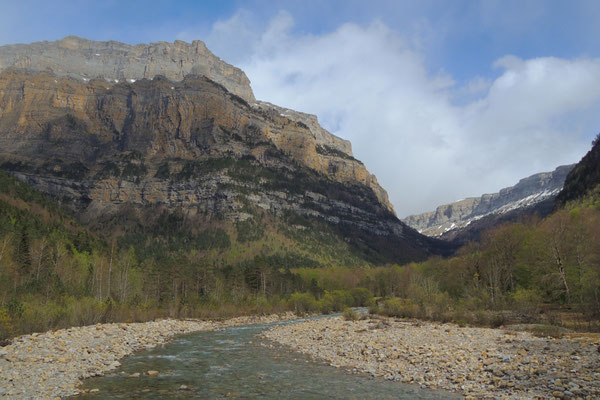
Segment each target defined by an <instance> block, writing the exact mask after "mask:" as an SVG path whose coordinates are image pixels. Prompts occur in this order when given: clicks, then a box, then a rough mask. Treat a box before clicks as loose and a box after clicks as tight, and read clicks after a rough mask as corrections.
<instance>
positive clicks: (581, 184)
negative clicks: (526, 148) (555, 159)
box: [556, 134, 600, 206]
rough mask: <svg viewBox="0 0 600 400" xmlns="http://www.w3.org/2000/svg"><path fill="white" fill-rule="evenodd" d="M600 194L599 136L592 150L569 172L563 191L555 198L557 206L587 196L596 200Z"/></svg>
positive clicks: (599, 135)
mask: <svg viewBox="0 0 600 400" xmlns="http://www.w3.org/2000/svg"><path fill="white" fill-rule="evenodd" d="M599 193H600V134H598V135H597V136H596V138H595V139H594V142H593V143H592V148H591V149H590V151H588V152H587V154H586V155H585V156H584V157H583V158H582V159H581V161H579V162H578V163H577V164H576V165H575V167H574V168H573V169H572V170H571V172H569V175H568V176H567V179H566V180H565V185H564V187H563V190H561V192H560V193H559V195H558V197H557V198H556V203H557V206H564V205H565V204H566V203H567V202H569V201H574V200H580V199H582V198H583V197H585V196H587V195H591V196H593V197H594V198H598V194H599Z"/></svg>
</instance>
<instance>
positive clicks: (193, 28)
mask: <svg viewBox="0 0 600 400" xmlns="http://www.w3.org/2000/svg"><path fill="white" fill-rule="evenodd" d="M599 16H600V2H598V1H577V0H575V1H550V0H548V1H534V0H528V1H522V0H521V1H510V0H504V1H491V0H486V1H474V0H473V1H460V0H454V1H441V0H440V1H437V0H436V1H400V0H397V1H373V0H371V1H368V2H367V1H358V0H347V1H326V0H321V1H314V0H305V1H277V2H276V1H266V0H254V1H212V2H211V1H150V0H147V1H126V2H121V1H110V0H109V1H76V0H73V1H27V0H24V1H20V2H12V1H8V0H0V45H1V44H11V43H29V42H33V41H38V40H56V39H60V38H62V37H64V36H67V35H78V36H82V37H85V38H88V39H93V40H118V41H123V42H126V43H131V44H135V43H147V42H152V41H173V40H176V39H181V40H186V41H191V40H194V39H200V40H203V41H205V42H206V43H207V45H208V47H209V48H210V49H211V50H212V51H213V52H214V53H215V54H216V55H218V56H219V57H221V58H223V59H224V60H226V61H228V62H230V63H233V64H234V65H237V66H239V67H241V68H242V69H244V71H246V73H247V74H248V76H249V78H250V80H251V81H252V86H253V89H254V91H255V94H256V96H257V98H259V99H261V100H266V101H270V102H272V103H276V104H279V105H282V106H286V107H290V108H294V109H297V110H299V111H305V112H311V113H314V114H317V115H318V116H319V119H320V120H321V122H322V124H323V125H324V126H325V127H326V128H327V129H329V130H330V131H332V132H333V133H335V134H337V135H338V136H341V137H344V138H346V139H349V140H351V141H352V143H353V149H354V153H355V155H356V156H357V157H358V158H360V159H361V160H363V161H364V162H365V164H366V165H367V167H368V168H369V170H370V171H371V172H373V173H375V174H376V175H377V177H378V179H379V181H380V183H381V184H382V186H383V187H384V188H385V189H386V190H387V191H388V192H389V194H390V198H391V199H392V202H393V203H394V205H395V207H396V210H397V212H398V215H399V216H401V217H402V216H405V215H407V214H410V213H414V212H420V211H426V210H429V209H433V208H435V206H436V205H439V204H443V203H447V202H450V201H453V200H457V199H459V198H464V197H468V196H476V195H480V194H482V193H484V192H492V191H497V190H498V189H500V188H501V187H504V186H508V185H511V184H514V183H516V182H517V181H518V180H519V179H520V178H523V177H525V176H528V175H531V174H533V173H536V172H540V171H545V170H551V169H554V168H555V167H556V166H558V165H560V164H565V163H572V162H576V161H578V160H579V159H580V158H581V157H582V156H583V155H584V154H585V152H586V151H587V149H588V148H589V147H590V142H591V140H592V139H593V137H594V136H595V135H596V133H597V131H598V130H599V126H600V113H598V112H597V110H598V106H599V105H600V54H599V53H600V41H598V40H597V38H598V37H599V34H600V24H598V23H597V19H598V17H599Z"/></svg>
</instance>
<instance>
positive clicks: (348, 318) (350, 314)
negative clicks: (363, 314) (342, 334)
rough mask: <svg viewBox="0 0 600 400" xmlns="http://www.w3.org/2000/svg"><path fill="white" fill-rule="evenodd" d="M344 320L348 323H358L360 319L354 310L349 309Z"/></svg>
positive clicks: (345, 312)
mask: <svg viewBox="0 0 600 400" xmlns="http://www.w3.org/2000/svg"><path fill="white" fill-rule="evenodd" d="M344 319H345V320H346V321H358V320H359V319H360V317H359V315H358V314H357V313H356V312H354V310H353V309H351V308H348V309H346V311H344Z"/></svg>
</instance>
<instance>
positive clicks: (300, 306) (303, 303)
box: [288, 292, 319, 313]
mask: <svg viewBox="0 0 600 400" xmlns="http://www.w3.org/2000/svg"><path fill="white" fill-rule="evenodd" d="M288 305H289V306H291V307H290V308H292V309H293V310H294V312H296V313H306V312H315V311H318V310H319V304H318V303H317V300H316V299H315V297H314V296H313V295H312V294H310V293H299V292H295V293H293V294H292V295H291V296H290V299H289V300H288Z"/></svg>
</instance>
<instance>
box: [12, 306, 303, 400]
mask: <svg viewBox="0 0 600 400" xmlns="http://www.w3.org/2000/svg"><path fill="white" fill-rule="evenodd" d="M293 318H297V317H296V316H295V315H294V314H292V313H286V314H282V315H270V316H246V317H237V318H232V319H229V320H225V321H219V322H215V321H198V320H170V319H167V320H161V321H151V322H145V323H115V324H98V325H91V326H83V327H74V328H69V329H61V330H57V331H51V332H45V333H34V334H31V335H24V336H20V337H17V338H15V339H13V341H12V343H11V344H10V345H8V346H5V347H0V397H3V398H11V399H31V398H50V399H52V398H61V397H66V396H70V395H73V394H76V393H78V392H79V390H78V386H79V385H80V383H81V379H85V378H89V377H92V376H98V375H102V374H104V373H106V372H107V371H110V370H113V369H115V368H117V367H119V366H120V362H119V361H118V360H119V359H121V358H122V357H125V356H127V355H130V354H132V353H134V352H136V351H139V350H143V349H148V348H152V347H155V346H157V345H160V344H164V343H167V342H168V341H169V340H170V339H172V338H173V337H175V336H177V335H181V334H186V333H192V332H198V331H209V330H217V329H224V328H227V327H231V326H239V325H247V324H256V323H268V322H275V321H280V320H288V319H293ZM146 373H148V372H146Z"/></svg>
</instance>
